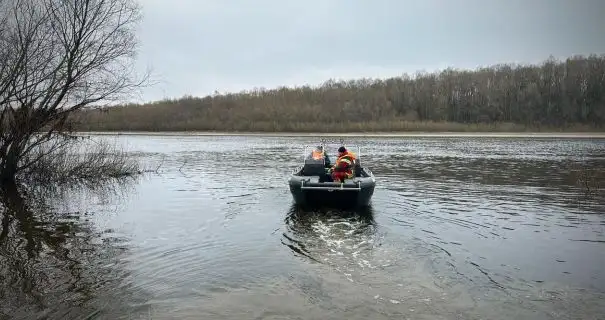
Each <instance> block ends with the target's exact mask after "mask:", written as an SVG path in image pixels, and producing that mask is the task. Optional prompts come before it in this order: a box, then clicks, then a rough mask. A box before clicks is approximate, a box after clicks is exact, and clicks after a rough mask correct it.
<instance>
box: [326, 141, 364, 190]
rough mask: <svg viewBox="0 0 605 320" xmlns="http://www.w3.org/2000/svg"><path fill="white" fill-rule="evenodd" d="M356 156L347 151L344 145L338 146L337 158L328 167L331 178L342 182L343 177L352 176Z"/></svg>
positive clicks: (349, 177) (348, 177)
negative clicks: (330, 166) (331, 165)
mask: <svg viewBox="0 0 605 320" xmlns="http://www.w3.org/2000/svg"><path fill="white" fill-rule="evenodd" d="M356 158H357V157H356V155H355V153H353V152H350V151H348V150H347V149H346V148H345V147H340V148H338V158H337V159H336V163H335V164H334V166H333V167H332V168H331V169H330V173H331V175H332V180H334V181H335V182H344V180H345V179H351V178H353V167H354V166H355V159H356Z"/></svg>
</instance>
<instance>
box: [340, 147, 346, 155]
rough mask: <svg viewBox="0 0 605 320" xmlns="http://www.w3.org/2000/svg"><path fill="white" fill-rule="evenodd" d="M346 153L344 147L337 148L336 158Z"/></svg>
mask: <svg viewBox="0 0 605 320" xmlns="http://www.w3.org/2000/svg"><path fill="white" fill-rule="evenodd" d="M346 152H347V149H346V148H345V147H344V146H342V147H340V148H338V156H342V155H343V154H345V153H346Z"/></svg>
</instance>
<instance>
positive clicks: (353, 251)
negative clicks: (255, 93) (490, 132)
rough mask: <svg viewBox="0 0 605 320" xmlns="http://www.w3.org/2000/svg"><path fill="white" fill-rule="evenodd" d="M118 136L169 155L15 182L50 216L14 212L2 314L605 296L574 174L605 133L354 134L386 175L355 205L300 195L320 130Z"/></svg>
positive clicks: (566, 303) (575, 306) (423, 313)
mask: <svg viewBox="0 0 605 320" xmlns="http://www.w3.org/2000/svg"><path fill="white" fill-rule="evenodd" d="M96 138H100V137H96ZM96 138H95V139H96ZM103 139H109V140H112V141H117V142H118V143H120V144H122V145H124V146H125V147H126V148H127V149H128V150H129V151H130V153H131V155H132V156H133V157H135V158H137V159H139V160H140V161H141V162H142V163H143V165H144V166H146V167H147V168H150V169H153V170H156V169H157V173H149V174H146V175H144V176H143V177H141V178H140V179H138V180H136V181H126V182H124V183H123V184H122V185H120V186H110V187H106V188H103V189H100V190H92V191H91V190H79V189H75V190H62V193H61V194H59V191H56V192H52V193H49V192H48V191H41V190H38V191H36V190H32V191H31V192H30V193H29V194H28V195H27V197H26V198H25V199H16V200H15V199H12V200H10V201H9V200H5V201H4V203H3V207H5V208H9V209H11V210H12V211H13V212H24V211H26V212H30V213H34V216H35V218H31V217H29V216H28V215H25V214H12V215H6V214H5V215H3V219H2V231H1V233H0V278H1V279H0V282H1V284H2V289H0V318H2V317H3V316H4V317H6V318H7V319H13V318H15V319H30V318H31V319H38V318H44V317H47V318H48V319H81V318H87V317H88V318H89V319H122V318H123V319H512V318H516V319H603V315H604V314H605V271H604V266H605V215H604V214H603V213H605V198H604V197H603V192H601V193H600V194H597V195H596V196H593V197H585V196H584V194H583V193H582V190H581V189H580V188H578V187H577V186H576V184H575V183H574V178H573V177H572V175H571V174H570V169H571V168H573V167H574V165H576V164H578V163H583V164H584V165H586V166H588V167H591V168H605V140H591V139H568V140H564V139H530V138H479V137H476V138H454V137H449V138H437V137H431V138H418V137H415V138H362V139H358V140H354V139H355V138H350V137H349V138H347V140H346V142H347V143H351V144H356V145H359V146H360V147H361V148H362V149H361V156H362V161H363V163H364V164H365V165H366V166H368V167H370V168H371V169H372V170H373V172H374V173H375V175H376V178H377V187H376V191H375V194H374V197H373V200H372V206H371V208H368V209H367V210H359V211H358V212H350V211H349V212H340V211H337V210H329V209H320V210H315V211H305V210H303V209H301V208H297V207H296V206H294V205H293V202H292V197H291V195H290V193H289V190H288V186H287V179H288V174H289V173H290V172H291V171H292V170H293V169H294V168H295V167H296V166H298V165H299V164H300V162H301V155H302V152H301V151H302V150H301V148H302V147H303V146H304V145H309V144H315V143H316V142H317V140H314V139H313V138H310V137H305V138H284V137H259V136H256V137H244V136H241V137H238V136H227V137H207V136H206V137H204V136H119V137H103ZM336 142H338V140H336ZM99 187H100V186H99Z"/></svg>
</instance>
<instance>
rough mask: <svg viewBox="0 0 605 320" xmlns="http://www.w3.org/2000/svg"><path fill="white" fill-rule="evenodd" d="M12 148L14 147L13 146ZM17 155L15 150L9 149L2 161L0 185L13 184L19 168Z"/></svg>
mask: <svg viewBox="0 0 605 320" xmlns="http://www.w3.org/2000/svg"><path fill="white" fill-rule="evenodd" d="M13 146H14V145H13ZM18 154H19V152H18V150H17V148H14V147H13V148H10V150H9V151H8V153H7V154H6V158H5V159H3V162H2V166H1V167H0V184H2V185H5V184H14V183H15V178H16V176H17V169H18V168H19V166H18V165H19V157H17V155H18Z"/></svg>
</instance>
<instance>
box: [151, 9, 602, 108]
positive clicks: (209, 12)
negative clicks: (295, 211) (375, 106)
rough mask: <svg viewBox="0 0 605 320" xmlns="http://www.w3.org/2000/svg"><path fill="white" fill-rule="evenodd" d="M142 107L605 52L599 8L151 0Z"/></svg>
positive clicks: (600, 10) (534, 61)
mask: <svg viewBox="0 0 605 320" xmlns="http://www.w3.org/2000/svg"><path fill="white" fill-rule="evenodd" d="M142 4H143V10H144V21H143V24H142V26H141V30H140V40H141V53H140V57H139V61H140V64H141V66H142V67H144V66H147V65H150V66H152V68H153V70H154V73H155V76H156V79H159V80H161V82H160V83H159V84H158V85H156V86H154V87H153V88H149V89H147V90H146V91H145V95H144V100H147V101H148V100H156V99H162V98H164V97H180V96H182V95H185V94H192V95H198V96H200V95H206V94H209V93H211V92H213V91H214V90H219V91H221V92H225V91H239V90H243V89H251V88H253V87H255V86H256V87H261V86H265V87H275V86H279V85H303V84H305V83H310V84H317V83H321V82H323V81H324V80H327V79H328V78H358V77H367V76H369V77H387V76H396V75H400V74H402V73H404V72H407V73H414V72H415V71H417V70H420V69H426V70H435V69H439V68H445V67H448V66H451V67H458V68H475V67H477V66H479V65H490V64H496V63H506V62H519V63H536V62H540V61H542V60H544V59H546V58H547V57H548V56H549V55H551V54H552V55H554V56H555V57H560V58H563V57H566V56H570V55H573V54H589V53H598V54H601V53H605V38H604V37H603V34H605V22H603V21H605V18H604V17H605V9H604V8H605V2H604V1H601V0H577V1H571V0H525V1H523V0H498V1H496V0H494V1H488V0H458V1H450V0H423V1H417V0H373V1H369V0H366V1H362V0H323V1H322V0H306V1H296V2H295V1H283V0H256V1H247V0H214V1H210V0H206V1H195V0H177V1H165V0H144V1H142Z"/></svg>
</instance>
